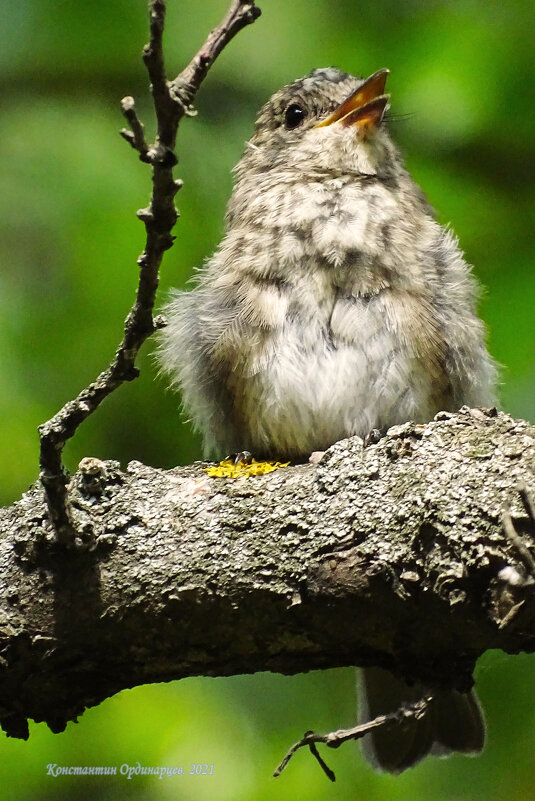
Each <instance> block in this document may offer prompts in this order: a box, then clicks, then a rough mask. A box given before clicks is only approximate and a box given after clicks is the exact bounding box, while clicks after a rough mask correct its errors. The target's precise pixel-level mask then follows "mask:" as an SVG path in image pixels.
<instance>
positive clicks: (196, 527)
mask: <svg viewBox="0 0 535 801" xmlns="http://www.w3.org/2000/svg"><path fill="white" fill-rule="evenodd" d="M519 482H523V483H524V484H525V485H526V487H527V488H528V489H529V490H531V491H532V492H533V493H534V494H535V427H533V426H531V425H529V424H528V423H525V422H523V421H515V420H513V419H511V418H510V417H508V416H507V415H505V414H498V415H497V416H496V415H495V414H493V413H492V412H490V413H485V412H483V411H481V410H473V411H470V410H461V412H460V413H459V414H456V415H451V414H447V413H442V414H440V415H438V419H436V420H435V421H433V422H432V423H429V424H428V425H425V426H415V425H413V424H407V425H405V426H397V427H396V428H394V429H391V430H390V431H389V433H388V435H387V436H386V437H385V438H383V439H382V440H381V441H380V442H379V443H378V444H377V445H371V446H369V447H367V448H364V447H363V444H362V441H361V440H359V439H358V438H355V439H351V440H343V441H342V442H339V443H337V444H336V445H334V446H333V447H332V448H330V449H329V450H328V451H326V453H325V455H324V456H323V458H322V460H321V461H320V463H319V464H317V465H312V464H305V465H298V466H294V467H288V468H285V469H281V470H278V471H276V472H275V473H271V474H269V475H267V476H264V477H260V478H253V479H238V480H235V481H233V480H225V479H210V478H208V477H207V476H206V474H205V473H204V471H203V465H202V464H201V463H196V464H194V465H192V466H190V467H186V468H176V469H174V470H170V471H163V470H157V469H154V468H149V467H146V466H144V465H141V464H139V463H136V462H134V463H132V464H130V465H129V466H128V468H127V470H126V471H125V472H122V471H121V470H120V469H119V467H118V465H117V464H116V463H113V462H107V463H103V462H99V461H97V460H91V459H86V460H84V461H83V462H82V464H81V469H80V471H79V472H78V473H77V474H76V476H75V477H74V478H73V480H72V482H71V490H70V491H71V496H70V499H71V502H72V505H73V509H74V510H75V513H76V517H77V523H78V526H79V530H80V531H81V532H82V534H81V541H85V542H84V544H83V546H80V547H79V548H78V549H75V550H73V549H70V550H69V549H66V548H65V547H63V546H61V545H58V544H57V543H55V542H54V535H53V531H52V529H51V526H50V524H49V522H48V519H47V511H46V504H45V502H44V497H43V491H42V488H40V486H39V485H36V486H35V487H33V488H32V489H30V491H29V492H28V493H26V494H25V495H24V497H23V499H22V500H21V501H19V502H18V503H16V504H14V505H13V506H12V507H10V508H9V509H4V510H2V511H1V513H0V531H1V540H0V548H1V565H2V568H1V570H2V577H1V582H0V596H1V603H0V609H1V611H0V719H1V720H2V725H3V727H4V729H5V730H6V731H7V732H8V733H9V734H12V735H14V736H25V735H26V733H27V724H26V719H27V718H33V719H35V720H45V721H46V722H47V723H48V724H49V726H50V727H51V728H52V729H53V730H54V731H60V730H62V729H63V728H64V726H65V724H66V722H67V721H68V720H70V719H73V718H74V717H76V716H77V715H79V714H80V713H81V712H83V710H84V708H85V707H87V706H92V705H94V704H98V703H99V702H100V701H101V700H103V699H104V698H106V697H108V696H109V695H111V694H113V693H115V692H117V691H119V690H121V689H123V688H125V687H132V686H135V685H137V684H143V683H147V682H153V681H165V680H170V679H177V678H181V677H183V676H191V675H230V674H235V673H244V672H252V671H256V670H272V671H279V672H282V673H293V672H298V671H303V670H310V669H312V668H327V667H334V666H340V665H353V664H354V665H357V664H361V665H362V664H370V663H374V664H382V665H384V666H388V667H390V668H392V669H394V670H398V671H400V672H402V673H404V674H405V675H406V676H412V677H414V678H419V679H421V680H423V681H426V682H429V683H431V684H436V683H438V684H456V685H457V686H459V687H468V686H469V684H470V681H471V670H472V667H473V663H474V661H475V659H476V658H477V657H478V656H479V655H480V654H481V653H482V652H483V651H484V650H486V649H487V648H502V649H504V650H506V651H508V652H511V653H514V652H518V651H520V650H535V600H534V598H533V584H534V582H533V579H532V578H531V577H530V576H529V575H526V573H527V570H526V568H525V566H524V563H523V562H522V559H521V555H520V553H519V549H518V545H515V544H514V543H513V542H512V541H511V539H510V538H508V537H506V535H505V534H504V531H503V526H502V515H503V511H504V508H505V507H506V505H507V504H509V505H510V507H511V516H512V519H513V521H514V523H515V528H516V531H517V532H518V533H519V534H520V535H521V536H522V537H523V542H524V544H525V545H526V546H527V547H531V545H532V544H533V543H532V536H533V535H534V532H533V531H532V530H531V529H532V523H531V522H530V520H529V515H528V514H527V512H526V509H525V508H524V505H523V503H522V499H521V496H520V495H519V493H518V490H517V487H518V484H519ZM524 562H525V560H524Z"/></svg>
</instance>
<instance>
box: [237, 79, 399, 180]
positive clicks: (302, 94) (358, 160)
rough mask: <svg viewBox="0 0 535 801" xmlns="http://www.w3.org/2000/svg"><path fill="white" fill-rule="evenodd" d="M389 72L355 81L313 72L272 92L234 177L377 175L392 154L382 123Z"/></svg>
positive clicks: (385, 165) (261, 111)
mask: <svg viewBox="0 0 535 801" xmlns="http://www.w3.org/2000/svg"><path fill="white" fill-rule="evenodd" d="M387 76H388V70H387V69H382V70H379V71H378V72H376V73H374V74H373V75H371V76H370V77H369V78H366V79H363V78H356V77H355V76H353V75H349V74H348V73H346V72H341V71H340V70H338V69H336V68H335V67H328V68H326V69H316V70H314V71H313V72H311V73H310V74H309V75H307V76H305V77H304V78H300V79H299V80H297V81H294V82H293V83H291V84H288V85H287V86H284V87H283V88H282V89H280V90H279V91H278V92H276V93H275V94H274V95H273V96H272V97H271V98H270V100H268V102H267V103H266V104H265V105H264V106H263V108H262V109H261V110H260V113H259V115H258V119H257V121H256V125H255V129H254V133H253V136H252V137H251V140H250V141H249V142H248V143H247V149H246V152H245V154H244V157H243V158H242V160H241V162H240V163H239V164H238V165H237V168H236V172H237V174H238V178H240V177H241V176H242V175H243V174H244V173H245V172H248V173H249V174H251V173H257V174H258V173H266V172H269V171H272V170H275V171H276V172H279V173H286V174H291V173H292V172H294V171H297V172H299V173H300V174H301V175H306V174H308V173H309V174H311V175H312V176H313V175H314V174H316V173H321V172H323V171H327V172H330V173H333V172H334V173H336V172H341V173H343V174H347V173H354V174H357V175H358V174H362V175H376V174H380V173H381V172H382V171H383V170H384V169H386V170H388V164H389V162H391V161H392V158H391V157H392V156H393V154H394V152H395V150H394V146H393V145H392V143H391V141H390V139H389V137H388V134H387V132H386V130H385V126H384V124H383V121H384V115H385V110H386V108H387V106H388V100H389V98H388V95H385V94H384V89H385V84H386V79H387Z"/></svg>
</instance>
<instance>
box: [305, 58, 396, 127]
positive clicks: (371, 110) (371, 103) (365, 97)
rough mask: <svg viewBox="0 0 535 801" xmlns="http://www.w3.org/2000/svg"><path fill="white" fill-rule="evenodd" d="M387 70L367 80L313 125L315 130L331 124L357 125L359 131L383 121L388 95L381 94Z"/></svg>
mask: <svg viewBox="0 0 535 801" xmlns="http://www.w3.org/2000/svg"><path fill="white" fill-rule="evenodd" d="M388 73H389V70H387V69H384V70H379V71H378V72H374V74H373V75H370V77H369V78H367V79H366V80H365V81H364V83H363V84H362V86H359V88H358V89H357V90H356V91H355V92H353V94H352V95H349V97H348V98H347V99H346V100H344V102H343V103H342V104H341V105H340V106H338V108H336V109H335V110H334V111H333V112H332V114H329V116H328V117H327V118H326V119H325V120H323V121H322V122H318V124H317V125H315V126H314V127H315V128H324V127H325V126H326V125H332V124H333V122H341V123H342V125H344V126H346V127H347V126H348V125H358V127H359V128H360V129H361V130H365V131H366V130H368V128H370V127H375V126H376V125H378V124H379V123H380V122H381V120H382V119H383V116H384V113H385V108H386V104H387V103H388V98H389V96H388V95H385V94H383V92H384V89H385V84H386V79H387V77H388Z"/></svg>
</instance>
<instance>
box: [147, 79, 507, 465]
mask: <svg viewBox="0 0 535 801" xmlns="http://www.w3.org/2000/svg"><path fill="white" fill-rule="evenodd" d="M360 83H362V81H361V79H357V78H354V77H353V76H350V75H348V74H346V73H342V72H340V71H338V70H335V69H334V68H329V69H326V70H316V71H314V72H313V73H311V75H309V76H307V77H305V78H304V79H301V80H299V81H296V82H294V83H293V84H291V85H289V86H287V87H284V88H283V89H282V90H281V91H280V92H278V93H277V94H276V95H274V97H273V98H271V100H270V101H269V102H268V103H267V104H266V105H265V106H264V108H263V109H262V110H261V112H260V114H259V117H258V120H257V123H256V127H255V131H254V133H253V136H252V138H251V140H250V142H248V143H247V145H246V150H245V153H244V155H243V157H242V159H241V161H240V162H239V163H238V165H237V166H236V168H235V174H236V182H235V187H234V192H233V194H232V197H231V199H230V202H229V206H228V211H227V219H226V222H227V229H226V234H225V236H224V239H223V241H222V242H221V244H220V246H219V248H218V250H217V252H216V253H215V254H214V255H213V256H212V258H211V259H210V260H209V261H208V262H207V264H206V265H205V267H204V268H203V269H202V270H200V271H199V272H198V274H197V278H196V286H195V288H194V289H193V291H190V292H178V293H176V294H175V295H174V297H173V299H172V300H171V302H170V303H169V305H168V306H167V308H166V310H165V312H166V314H167V316H168V326H167V327H166V328H165V329H164V330H163V331H162V333H161V340H160V354H159V355H160V361H161V364H162V366H163V368H164V370H165V371H167V372H168V373H169V375H170V377H171V380H172V382H173V383H174V384H175V385H176V386H177V387H178V388H179V389H180V390H181V392H182V399H183V405H184V409H185V411H186V414H187V415H188V416H189V418H190V419H191V420H192V421H193V423H194V425H195V426H196V428H197V429H198V430H199V431H200V432H201V433H202V435H203V438H204V445H205V455H206V456H210V455H211V456H216V457H223V456H225V455H226V454H227V453H231V452H235V451H240V450H244V449H246V450H250V451H251V452H252V453H254V454H255V456H258V457H260V456H266V457H271V458H294V459H299V458H306V457H307V456H308V455H309V454H310V453H311V452H312V451H314V450H321V449H324V448H326V447H328V446H329V445H330V444H332V443H333V442H335V441H337V440H339V439H341V438H343V437H346V436H350V435H352V434H358V435H360V436H365V435H366V434H367V433H368V432H369V431H370V430H371V429H372V428H382V427H384V426H389V425H394V424H396V423H400V422H404V421H406V420H408V419H412V420H416V421H422V422H423V421H426V420H429V419H430V418H431V417H432V416H433V415H434V414H435V413H436V412H437V411H438V410H440V409H449V410H453V409H457V408H458V407H460V406H461V405H462V404H468V405H491V404H492V403H493V402H494V386H495V381H496V372H495V367H494V365H493V362H492V360H491V359H490V357H489V355H488V353H487V350H486V347H485V344H484V330H483V326H482V324H481V322H480V321H479V319H478V318H477V316H476V311H475V303H476V297H477V286H476V282H475V280H474V278H473V277H472V275H471V271H470V268H469V267H468V265H467V264H466V262H465V261H464V259H463V256H462V253H461V251H460V250H459V247H458V244H457V241H456V239H455V237H454V236H453V234H452V233H451V232H450V231H448V230H446V229H444V228H442V227H441V226H440V225H439V224H438V223H437V222H436V220H435V219H434V216H433V213H432V210H431V209H430V207H429V205H428V203H427V201H426V199H425V197H424V195H423V193H422V192H421V190H420V189H419V187H418V186H417V185H416V184H415V183H414V181H413V180H412V179H411V177H410V175H409V174H408V173H407V171H406V170H405V169H404V167H403V164H402V160H401V158H400V155H399V153H398V151H397V149H396V148H395V146H394V145H393V143H392V141H391V139H390V137H389V135H388V132H387V130H386V126H385V124H384V123H383V124H382V125H380V126H377V128H376V129H374V130H372V131H371V133H370V135H369V136H368V137H367V138H366V139H365V140H361V139H359V138H358V137H357V136H356V133H355V130H354V129H353V126H350V127H343V126H342V125H338V124H334V125H330V126H327V127H323V128H315V127H314V124H315V123H316V122H317V121H318V120H321V119H322V117H325V115H326V114H328V113H330V112H331V111H332V110H333V109H334V108H336V107H337V106H338V105H339V104H340V103H341V102H342V101H343V100H344V99H345V98H346V97H347V96H348V95H349V94H350V93H351V92H353V91H354V90H355V89H356V88H357V87H358V86H359V84H360ZM294 102H299V103H300V104H302V105H303V106H305V107H306V109H307V112H308V116H307V119H306V121H305V123H304V124H303V125H302V126H299V127H298V128H297V129H296V130H290V131H289V130H286V129H285V127H284V124H283V118H284V111H285V109H286V108H287V107H288V105H289V104H290V103H294Z"/></svg>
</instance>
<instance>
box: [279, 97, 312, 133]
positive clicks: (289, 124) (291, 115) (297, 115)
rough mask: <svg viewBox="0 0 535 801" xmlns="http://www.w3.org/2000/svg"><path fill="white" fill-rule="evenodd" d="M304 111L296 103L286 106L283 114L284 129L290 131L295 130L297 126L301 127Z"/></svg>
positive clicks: (304, 115)
mask: <svg viewBox="0 0 535 801" xmlns="http://www.w3.org/2000/svg"><path fill="white" fill-rule="evenodd" d="M306 115H307V113H306V111H305V110H304V109H303V108H301V106H299V105H298V104H297V103H292V105H291V106H288V108H287V109H286V111H285V112H284V127H285V128H286V129H287V130H288V131H291V130H292V129H293V128H297V126H298V125H301V123H302V122H303V120H304V119H305V118H306Z"/></svg>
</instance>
